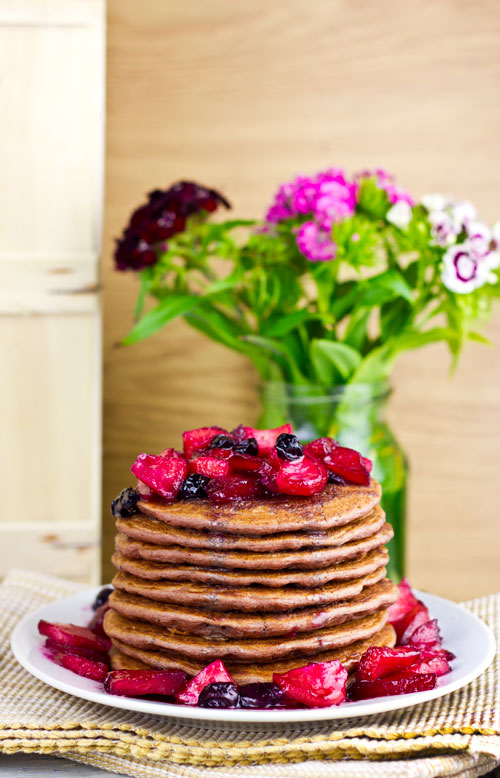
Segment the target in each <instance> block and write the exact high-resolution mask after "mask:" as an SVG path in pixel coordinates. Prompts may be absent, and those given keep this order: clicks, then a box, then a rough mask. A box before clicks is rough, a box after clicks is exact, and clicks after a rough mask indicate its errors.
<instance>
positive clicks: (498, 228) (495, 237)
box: [491, 222, 500, 251]
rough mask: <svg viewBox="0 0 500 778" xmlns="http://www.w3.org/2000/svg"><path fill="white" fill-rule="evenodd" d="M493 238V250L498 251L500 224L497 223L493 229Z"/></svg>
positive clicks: (499, 246)
mask: <svg viewBox="0 0 500 778" xmlns="http://www.w3.org/2000/svg"><path fill="white" fill-rule="evenodd" d="M491 237H492V239H493V249H494V251H497V249H499V248H500V222H496V223H495V224H494V225H493V227H492V228H491Z"/></svg>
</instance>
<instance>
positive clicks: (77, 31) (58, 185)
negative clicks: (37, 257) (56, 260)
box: [0, 0, 104, 265]
mask: <svg viewBox="0 0 500 778" xmlns="http://www.w3.org/2000/svg"><path fill="white" fill-rule="evenodd" d="M87 5H88V7H87V8H86V7H85V6H86V4H85V3H75V2H72V1H71V0H69V2H68V1H67V0H51V1H50V2H45V3H44V6H45V7H44V8H40V5H39V4H38V8H37V4H36V3H33V2H27V3H24V2H23V3H21V2H18V3H15V4H14V5H12V4H11V3H9V2H7V3H5V2H3V3H1V4H0V74H1V80H0V137H1V138H2V143H1V144H0V169H1V171H2V187H1V188H0V250H2V251H8V252H9V253H11V254H14V255H16V254H17V252H19V250H20V249H21V250H22V251H23V252H29V251H31V252H37V253H38V252H43V251H45V252H47V251H50V252H58V253H60V252H61V251H69V252H71V253H74V252H76V251H87V252H88V251H90V250H93V252H94V257H93V259H92V261H93V263H94V265H95V264H96V260H97V253H98V251H99V241H100V224H101V202H102V192H101V190H102V148H103V142H102V140H103V139H102V133H103V120H102V119H103V104H104V102H103V101H104V98H103V95H104V88H103V86H104V79H103V76H104V67H103V52H104V39H103V30H104V26H103V21H102V15H103V12H104V5H103V3H102V2H95V1H93V2H90V3H88V4H87ZM42 11H43V12H42ZM91 22H92V23H91Z"/></svg>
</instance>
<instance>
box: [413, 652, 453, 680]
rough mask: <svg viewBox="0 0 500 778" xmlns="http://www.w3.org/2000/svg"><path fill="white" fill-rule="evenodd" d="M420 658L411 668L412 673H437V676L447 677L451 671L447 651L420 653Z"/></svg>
mask: <svg viewBox="0 0 500 778" xmlns="http://www.w3.org/2000/svg"><path fill="white" fill-rule="evenodd" d="M419 653H420V657H419V659H418V661H417V662H415V663H414V664H413V665H411V667H409V669H408V672H410V673H436V675H437V676H440V675H446V673H449V672H450V671H451V667H450V664H449V660H448V658H447V656H446V654H447V653H448V652H445V651H420V652H419Z"/></svg>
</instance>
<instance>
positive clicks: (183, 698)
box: [175, 659, 234, 705]
mask: <svg viewBox="0 0 500 778" xmlns="http://www.w3.org/2000/svg"><path fill="white" fill-rule="evenodd" d="M211 683H234V681H233V679H232V678H231V676H230V675H229V673H228V671H227V670H226V668H225V666H224V663H223V662H221V660H220V659H216V661H215V662H212V663H211V664H209V665H207V666H206V667H204V668H203V670H201V671H200V672H199V673H198V675H195V677H194V678H192V679H191V680H190V681H189V683H188V685H187V686H186V688H185V689H184V690H183V691H180V693H179V692H178V693H176V694H175V698H176V700H177V701H178V702H183V703H184V705H197V704H198V697H199V696H200V692H201V691H202V690H203V689H204V688H205V686H208V685H209V684H211Z"/></svg>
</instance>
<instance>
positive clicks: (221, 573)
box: [112, 538, 389, 589]
mask: <svg viewBox="0 0 500 778" xmlns="http://www.w3.org/2000/svg"><path fill="white" fill-rule="evenodd" d="M126 545H127V543H126V539H125V538H124V539H123V546H126ZM388 561H389V554H388V553H387V550H386V549H385V548H384V547H383V546H380V547H378V548H374V549H373V551H368V552H367V553H365V554H362V555H361V556H360V557H359V558H355V559H349V560H347V561H346V562H340V563H339V564H337V565H331V566H329V567H325V568H324V569H323V570H290V569H288V570H283V571H279V572H266V571H264V570H255V571H254V570H217V569H215V568H210V567H201V566H196V565H171V564H165V563H162V562H150V561H148V560H146V559H140V558H139V557H129V556H124V554H122V553H120V552H119V551H117V552H116V553H115V554H114V555H113V557H112V562H113V564H114V566H115V567H116V569H117V570H123V571H125V572H127V573H130V574H131V575H135V576H137V577H138V578H143V579H145V580H149V581H189V582H191V581H199V582H201V583H206V584H213V585H214V586H251V585H253V584H258V585H260V586H268V587H271V588H273V589H275V588H280V587H282V586H287V585H290V584H292V585H294V584H296V585H297V586H311V587H319V586H324V585H326V584H328V583H330V582H331V581H349V580H351V579H353V578H359V577H360V576H363V575H368V574H369V573H372V572H373V571H374V570H377V569H379V568H380V567H385V565H386V564H387V562H388Z"/></svg>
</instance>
